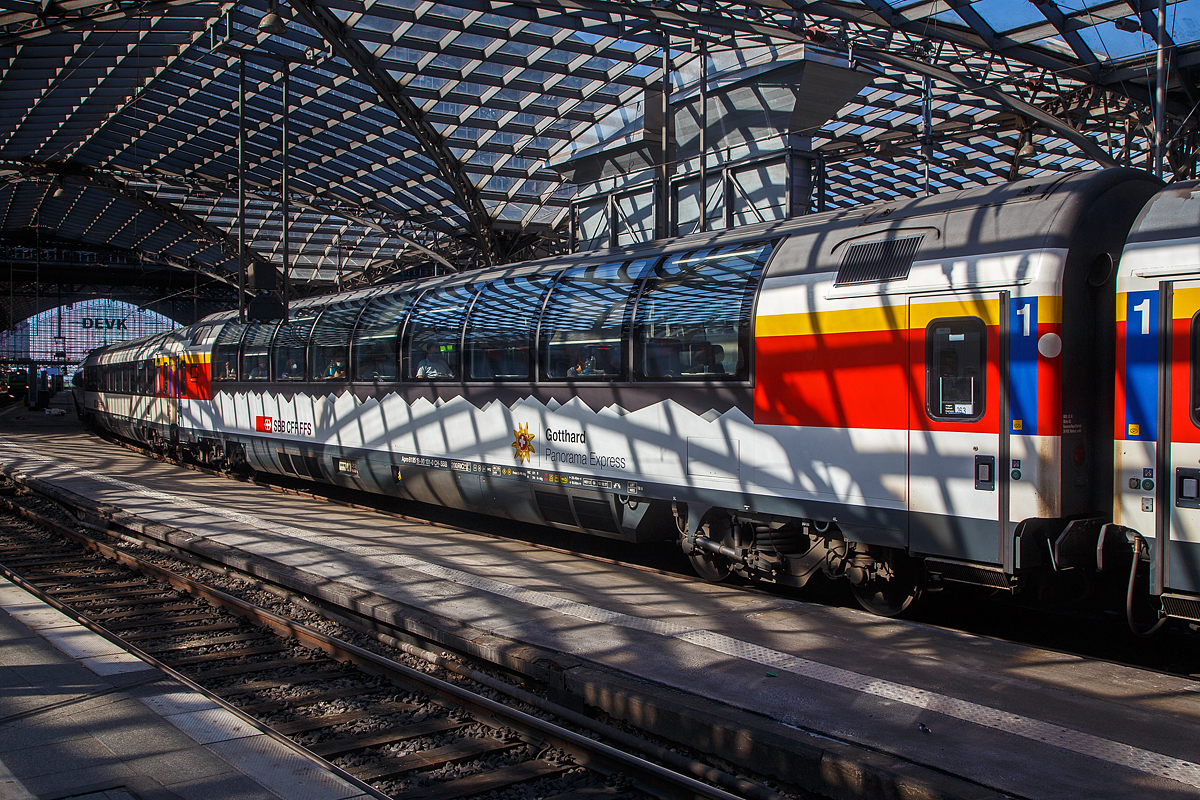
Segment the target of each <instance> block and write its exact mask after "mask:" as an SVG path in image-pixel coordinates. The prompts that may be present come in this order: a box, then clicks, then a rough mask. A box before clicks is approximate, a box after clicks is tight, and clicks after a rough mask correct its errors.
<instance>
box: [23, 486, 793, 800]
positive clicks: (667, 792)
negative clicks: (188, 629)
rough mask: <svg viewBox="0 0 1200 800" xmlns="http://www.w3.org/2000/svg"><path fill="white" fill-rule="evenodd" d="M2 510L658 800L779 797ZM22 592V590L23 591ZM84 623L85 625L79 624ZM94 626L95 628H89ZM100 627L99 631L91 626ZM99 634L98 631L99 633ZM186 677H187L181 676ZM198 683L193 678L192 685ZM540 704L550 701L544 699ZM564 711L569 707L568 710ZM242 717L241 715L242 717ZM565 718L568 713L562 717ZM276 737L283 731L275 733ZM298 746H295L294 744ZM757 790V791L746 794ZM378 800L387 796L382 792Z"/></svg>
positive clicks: (39, 518)
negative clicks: (730, 784) (678, 765)
mask: <svg viewBox="0 0 1200 800" xmlns="http://www.w3.org/2000/svg"><path fill="white" fill-rule="evenodd" d="M0 505H2V506H4V507H6V508H8V509H9V510H10V511H13V512H14V513H16V514H18V515H20V516H22V517H24V518H26V519H28V520H30V521H31V522H34V523H35V524H38V525H41V526H44V527H47V528H50V529H51V530H54V531H55V532H56V533H58V534H60V535H62V536H65V537H67V538H69V539H71V540H73V541H75V542H77V543H78V544H80V545H81V546H83V547H85V548H87V549H89V550H92V551H94V552H96V553H97V554H99V555H101V556H103V557H104V558H106V559H109V560H112V561H115V562H117V563H120V564H123V565H125V566H127V567H129V568H131V569H134V570H137V571H139V572H142V573H143V574H145V575H148V576H150V577H153V578H155V579H157V580H160V581H162V582H164V583H167V584H169V585H170V586H172V587H174V588H176V589H178V590H180V591H182V592H185V593H187V594H188V595H190V596H192V597H195V598H197V599H200V600H204V601H205V602H207V603H209V604H211V605H213V606H216V607H219V608H223V609H225V610H226V611H229V612H230V613H232V614H235V615H238V616H243V617H246V618H247V619H249V620H250V621H251V623H252V624H254V625H258V626H260V627H263V628H267V629H269V630H271V631H273V632H275V633H276V634H278V635H281V636H285V637H289V638H294V639H295V640H296V641H297V642H299V643H300V644H301V645H303V646H305V647H308V648H310V649H313V650H317V651H320V652H322V653H324V654H326V655H327V656H329V657H330V658H333V659H335V660H337V661H340V662H349V663H351V664H353V665H354V666H356V667H358V668H359V669H361V670H363V671H364V672H366V673H368V674H373V675H378V676H380V677H385V678H388V679H390V680H394V681H397V682H400V683H407V684H409V685H414V686H416V687H419V689H420V691H422V692H424V693H426V694H428V695H429V696H430V697H432V698H435V700H436V701H440V702H441V703H442V704H444V705H449V706H451V707H455V708H463V709H466V710H467V711H468V712H470V713H471V714H472V715H473V716H475V717H477V718H479V719H483V720H488V721H490V722H492V723H494V724H496V725H498V726H501V727H507V728H510V729H512V730H515V731H517V732H518V733H520V734H523V735H525V736H528V737H530V738H532V739H537V740H541V741H543V742H545V743H547V744H549V745H552V746H554V747H557V748H559V749H561V750H563V751H564V752H567V753H568V754H570V755H571V756H572V757H573V758H574V759H576V761H577V763H578V764H579V765H580V766H582V767H585V768H588V769H594V770H597V771H599V772H602V773H607V772H621V773H624V774H625V775H626V776H627V777H629V778H630V779H631V780H632V781H633V782H634V784H635V785H637V786H638V788H639V789H641V790H642V791H646V792H648V793H650V794H654V795H658V796H668V797H678V798H696V800H742V798H745V797H748V796H757V797H760V798H768V797H778V795H774V793H772V792H770V791H769V790H765V787H761V786H757V785H756V784H753V783H752V782H750V781H743V780H741V779H737V778H734V777H733V776H726V777H727V778H730V779H733V780H734V781H735V782H736V783H737V785H738V787H739V788H740V789H741V790H742V793H741V794H736V795H735V794H732V793H730V792H727V791H725V790H724V789H720V788H717V787H714V786H710V785H708V784H706V783H703V782H701V781H699V780H696V779H695V778H691V777H689V776H687V775H682V774H680V773H679V772H676V771H674V770H671V769H668V768H666V767H662V766H660V765H658V764H654V763H652V762H650V761H647V760H645V759H643V758H640V757H639V756H636V755H634V754H632V753H627V752H625V751H622V750H619V749H617V748H615V747H611V746H609V745H607V744H604V743H602V742H597V741H595V740H593V739H590V738H588V737H586V736H583V735H582V734H579V733H576V732H574V731H571V730H568V729H566V728H563V727H561V726H559V725H556V724H554V723H552V722H548V721H546V720H543V719H539V718H538V717H535V716H533V715H531V714H526V713H525V712H523V711H518V710H516V709H512V708H508V707H506V706H504V705H503V704H501V703H498V702H496V701H494V700H491V699H489V698H486V697H482V696H480V695H477V694H475V693H473V692H471V691H469V690H467V689H463V688H461V687H458V686H455V685H453V684H451V683H448V682H446V681H443V680H441V679H439V678H436V677H434V676H432V675H427V674H425V673H423V672H421V671H419V670H416V669H413V668H412V667H408V666H405V665H403V664H400V663H397V662H395V661H392V660H390V659H388V658H386V657H384V656H381V655H378V654H376V653H373V652H371V651H369V650H366V649H364V648H361V647H358V646H357V645H354V644H350V643H349V642H344V641H341V640H339V639H337V638H335V637H332V636H329V635H327V634H324V633H321V632H320V631H317V630H315V629H313V628H310V627H309V626H307V625H305V624H303V623H301V622H297V621H295V620H291V619H288V618H287V617H284V616H282V615H280V614H277V613H275V612H273V611H270V610H268V609H265V608H261V607H259V606H256V605H254V604H252V603H248V602H246V601H244V600H242V599H240V598H237V597H234V596H233V595H230V594H227V593H225V592H223V591H221V590H219V589H214V588H212V587H209V586H205V585H204V584H202V583H199V582H197V581H193V580H192V579H190V578H187V577H185V576H183V575H179V574H177V573H174V572H171V571H170V570H167V569H164V568H162V567H159V566H157V565H155V564H151V563H149V562H147V561H144V560H142V559H140V558H138V557H137V556H134V555H132V554H131V553H127V552H124V551H121V550H119V549H117V548H115V547H112V546H110V545H107V544H105V543H103V542H100V541H98V540H96V539H94V538H93V537H91V536H88V535H87V534H84V533H82V532H80V531H77V530H72V529H71V528H69V527H67V526H65V525H62V524H60V523H58V522H56V521H54V520H51V519H49V518H47V517H44V516H43V515H41V514H39V513H37V512H35V511H31V510H30V509H27V508H24V507H22V506H21V505H19V504H17V503H14V502H12V501H10V500H9V499H7V498H2V497H0ZM23 588H24V586H23ZM52 605H55V607H59V608H60V610H63V609H62V606H61V604H59V603H57V602H52ZM67 613H70V615H71V616H72V617H75V618H77V619H80V618H79V617H78V615H77V614H75V613H73V612H67ZM80 622H84V623H85V624H87V623H86V622H85V620H84V619H80ZM88 627H90V628H93V626H92V625H90V624H88ZM93 629H95V628H93ZM98 632H100V631H98ZM103 635H105V636H106V637H108V638H110V639H112V638H113V637H112V635H111V634H108V633H106V632H105V633H103ZM115 641H118V642H120V643H121V645H122V646H123V647H128V648H130V649H131V650H134V651H136V652H137V655H139V657H142V658H145V659H146V660H147V661H149V662H151V663H154V664H155V665H156V666H161V667H162V668H163V669H164V670H166V671H168V672H170V673H171V674H172V675H178V673H176V672H175V671H174V670H171V669H170V668H169V667H166V666H165V665H163V664H161V662H159V661H157V660H156V659H154V658H153V657H152V656H149V655H147V654H144V653H142V652H140V651H137V650H136V648H134V647H132V646H130V645H129V644H128V643H126V642H123V641H121V640H120V639H119V638H118V639H115ZM179 677H181V678H182V679H184V680H186V678H183V676H179ZM191 683H192V682H190V681H189V684H191ZM539 705H549V704H545V703H544V701H543V702H542V703H539ZM564 711H565V709H564ZM239 713H240V712H239ZM564 716H565V715H564ZM257 727H259V728H260V729H262V728H263V726H262V725H261V723H258V724H257ZM276 735H277V734H276ZM291 746H293V747H295V746H296V745H295V744H294V743H292V745H291ZM312 758H313V759H316V760H317V763H320V764H321V765H322V766H327V767H328V768H330V769H332V770H334V771H336V772H337V773H338V774H339V776H345V775H346V773H344V772H343V771H342V770H340V769H338V768H337V767H336V766H334V765H332V764H328V762H324V760H323V759H320V757H319V756H316V755H312ZM707 771H708V773H709V777H715V776H716V775H717V773H719V771H717V770H707ZM350 777H351V779H352V780H354V781H355V784H356V785H359V784H361V781H358V780H357V779H353V778H352V776H350ZM753 789H759V791H747V790H753ZM375 794H376V795H377V796H384V797H385V796H386V795H378V793H375Z"/></svg>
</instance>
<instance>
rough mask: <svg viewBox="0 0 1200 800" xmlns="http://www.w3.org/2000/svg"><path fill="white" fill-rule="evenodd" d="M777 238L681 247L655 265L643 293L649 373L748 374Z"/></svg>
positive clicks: (641, 316)
mask: <svg viewBox="0 0 1200 800" xmlns="http://www.w3.org/2000/svg"><path fill="white" fill-rule="evenodd" d="M773 248H774V244H773V243H768V244H757V245H747V244H742V245H730V246H727V247H721V248H705V249H703V250H695V251H692V252H690V253H681V254H678V255H674V256H671V257H670V258H667V259H665V260H664V261H663V262H662V263H661V264H659V265H658V266H657V267H655V269H654V272H653V273H652V275H651V276H650V278H649V279H648V280H647V281H646V284H645V287H644V288H643V289H642V295H641V297H640V298H639V300H638V307H637V319H636V321H635V323H634V343H635V344H634V370H635V373H636V375H637V377H638V378H639V379H642V380H738V381H741V380H746V379H747V378H748V377H749V374H750V365H749V357H748V356H749V351H750V314H751V310H752V308H753V304H754V292H755V289H757V287H758V279H759V276H761V275H762V269H763V266H764V265H765V264H766V263H767V259H768V258H769V257H770V255H771V251H772V249H773Z"/></svg>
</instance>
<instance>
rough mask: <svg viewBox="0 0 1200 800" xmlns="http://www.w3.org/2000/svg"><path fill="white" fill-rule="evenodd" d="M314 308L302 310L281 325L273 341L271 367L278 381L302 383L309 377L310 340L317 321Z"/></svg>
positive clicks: (298, 310) (291, 315)
mask: <svg viewBox="0 0 1200 800" xmlns="http://www.w3.org/2000/svg"><path fill="white" fill-rule="evenodd" d="M318 310H319V309H314V308H300V309H297V310H296V311H295V312H294V313H292V314H290V315H289V318H288V321H287V322H284V323H281V324H280V326H279V327H278V328H277V329H276V331H275V338H274V339H273V340H272V341H271V366H272V367H273V368H274V370H275V380H277V381H302V380H305V379H306V378H307V377H308V338H309V334H311V333H312V327H313V323H314V322H316V320H317V311H318Z"/></svg>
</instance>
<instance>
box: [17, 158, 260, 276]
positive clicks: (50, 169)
mask: <svg viewBox="0 0 1200 800" xmlns="http://www.w3.org/2000/svg"><path fill="white" fill-rule="evenodd" d="M10 163H21V164H22V167H21V170H22V172H25V173H26V174H40V175H55V176H58V177H60V178H63V179H66V178H69V179H71V180H73V181H77V182H79V183H81V184H83V185H84V186H88V187H90V188H93V189H97V190H99V191H102V192H104V193H106V194H108V195H110V196H112V197H117V198H120V199H121V200H124V201H125V202H127V203H130V204H132V205H133V206H135V207H137V208H140V209H142V210H143V211H149V212H150V213H152V214H155V215H157V216H159V217H161V218H163V219H165V220H168V221H170V222H172V223H174V224H176V225H178V226H179V227H181V228H183V229H184V230H185V231H186V232H187V233H189V234H191V235H192V236H195V237H197V238H199V239H203V240H204V241H207V242H210V243H212V244H213V245H216V247H217V248H218V249H220V251H221V253H222V254H224V255H225V257H226V258H230V259H234V260H235V261H236V260H237V259H238V246H237V241H236V240H235V239H234V238H233V237H232V236H230V235H229V234H227V233H226V232H225V231H223V230H221V229H220V228H218V227H216V226H214V225H210V224H209V223H207V222H205V221H204V220H202V219H200V218H199V217H196V216H195V215H193V214H189V213H188V212H186V211H184V210H182V209H180V208H176V207H175V206H172V205H170V204H169V203H164V202H161V201H160V200H158V199H157V198H155V197H153V196H151V195H150V194H148V193H146V192H143V191H140V190H137V189H131V188H129V186H127V185H126V184H125V183H124V182H123V181H121V180H120V179H118V178H117V177H116V176H115V175H114V174H111V173H108V172H103V171H101V170H96V169H92V168H91V167H86V166H83V165H82V164H75V163H72V162H65V163H63V162H40V163H35V162H10ZM246 253H247V255H248V260H250V261H252V262H254V263H259V264H265V265H267V266H269V267H271V268H273V269H275V267H274V265H273V264H271V263H270V262H269V261H267V260H266V259H264V258H262V256H260V255H258V254H257V253H255V252H254V251H253V250H252V249H250V248H249V247H247V248H246ZM150 255H153V256H154V257H155V258H158V259H161V260H163V261H166V262H167V263H171V264H173V265H176V264H177V265H180V266H182V268H184V269H188V270H192V271H196V272H200V274H202V275H206V276H207V277H210V278H216V279H218V280H222V281H225V282H230V283H232V282H233V279H232V278H230V277H228V276H224V277H222V276H219V275H218V274H216V273H215V272H212V271H207V270H202V269H200V268H198V267H197V265H195V264H194V263H188V262H180V260H179V259H177V258H175V257H173V256H170V255H169V254H167V253H152V254H150ZM188 261H189V262H190V261H191V259H189V260H188Z"/></svg>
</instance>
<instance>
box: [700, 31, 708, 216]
mask: <svg viewBox="0 0 1200 800" xmlns="http://www.w3.org/2000/svg"><path fill="white" fill-rule="evenodd" d="M700 230H701V231H702V232H703V231H707V230H708V42H706V41H705V40H703V39H701V40H700Z"/></svg>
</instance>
